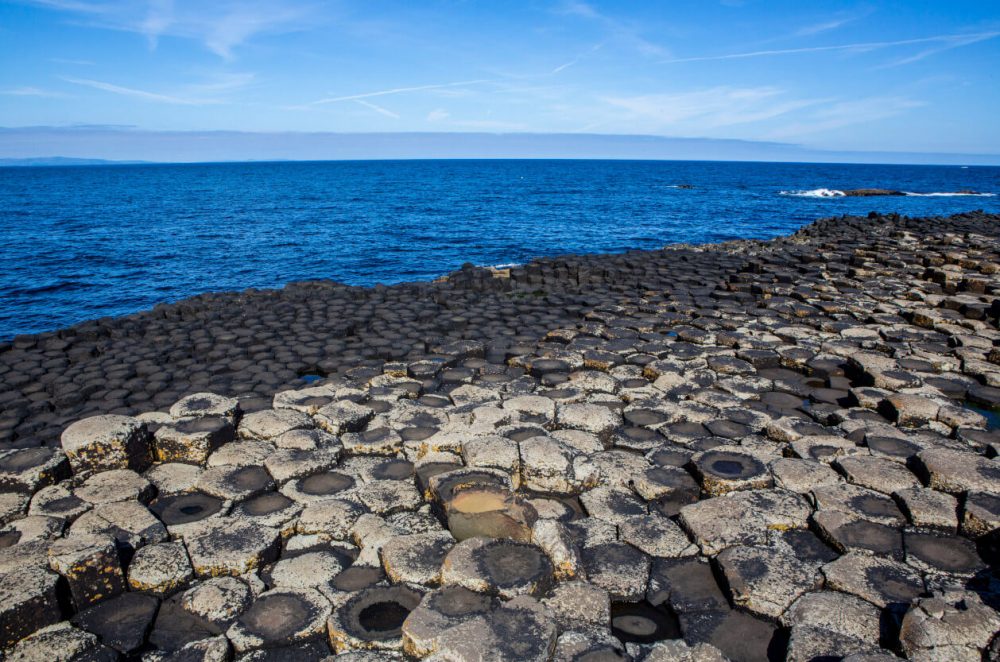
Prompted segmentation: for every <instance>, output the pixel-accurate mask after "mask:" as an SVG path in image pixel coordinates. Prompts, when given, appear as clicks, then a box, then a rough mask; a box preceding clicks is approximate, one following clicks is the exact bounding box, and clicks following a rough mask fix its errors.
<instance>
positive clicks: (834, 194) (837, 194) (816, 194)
mask: <svg viewBox="0 0 1000 662" xmlns="http://www.w3.org/2000/svg"><path fill="white" fill-rule="evenodd" d="M781 195H792V196H795V197H797V198H842V197H844V192H843V191H838V190H837V189H831V188H814V189H812V190H811V191H781Z"/></svg>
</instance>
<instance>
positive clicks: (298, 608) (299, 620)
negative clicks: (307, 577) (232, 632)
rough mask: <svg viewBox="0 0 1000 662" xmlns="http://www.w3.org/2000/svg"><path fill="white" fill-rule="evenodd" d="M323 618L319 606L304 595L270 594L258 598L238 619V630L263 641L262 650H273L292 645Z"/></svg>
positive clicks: (281, 592) (289, 593) (291, 593)
mask: <svg viewBox="0 0 1000 662" xmlns="http://www.w3.org/2000/svg"><path fill="white" fill-rule="evenodd" d="M317 597H319V596H317ZM320 615H321V612H320V611H319V609H318V608H317V605H316V604H314V603H313V602H312V601H310V600H307V599H305V598H304V597H303V596H302V595H299V594H296V593H294V592H287V591H284V592H283V591H277V592H275V591H270V592H268V593H265V594H264V595H262V596H260V597H259V598H257V600H255V601H254V603H253V604H252V605H250V608H249V609H247V610H246V611H245V612H243V613H242V614H241V615H240V617H239V618H238V619H236V625H235V626H234V629H236V630H238V631H239V632H240V633H241V634H244V633H245V634H246V635H249V637H252V638H254V639H259V640H260V641H261V644H262V645H261V646H259V647H261V648H272V647H278V646H283V645H287V644H291V643H293V642H295V641H296V640H298V639H300V638H302V632H303V631H304V630H307V629H308V628H309V627H310V625H311V622H312V621H315V620H316V618H317V617H319V616H320ZM255 647H257V646H255Z"/></svg>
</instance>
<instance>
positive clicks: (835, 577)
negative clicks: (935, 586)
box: [822, 552, 924, 607]
mask: <svg viewBox="0 0 1000 662" xmlns="http://www.w3.org/2000/svg"><path fill="white" fill-rule="evenodd" d="M822 570H823V575H824V576H825V577H826V584H827V587H829V588H832V589H836V590H838V591H844V592H845V593H851V594H853V595H856V596H858V597H859V598H864V599H865V600H867V601H868V602H871V603H873V604H875V605H878V606H879V607H887V606H890V605H900V604H907V603H909V601H910V600H912V599H913V598H916V597H917V596H919V595H920V594H921V593H922V592H923V590H924V583H923V580H922V579H921V577H920V574H919V573H918V572H917V571H915V570H913V569H912V568H910V567H909V566H907V565H903V564H902V563H899V562H897V561H892V560H889V559H881V558H878V557H875V556H870V555H868V554H861V553H857V552H850V553H848V554H845V555H843V556H841V557H840V558H839V559H837V560H836V561H833V562H832V563H828V564H826V565H825V566H823V568H822Z"/></svg>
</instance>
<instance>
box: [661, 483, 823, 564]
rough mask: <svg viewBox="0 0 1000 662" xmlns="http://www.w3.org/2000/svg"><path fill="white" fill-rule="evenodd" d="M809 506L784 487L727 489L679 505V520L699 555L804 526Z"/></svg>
mask: <svg viewBox="0 0 1000 662" xmlns="http://www.w3.org/2000/svg"><path fill="white" fill-rule="evenodd" d="M810 512H811V509H810V507H809V504H808V503H807V502H806V500H805V499H804V498H803V497H802V496H800V495H798V494H795V493H793V492H788V491H785V490H774V489H772V490H752V491H739V492H731V493H729V494H726V495H724V496H720V497H714V498H711V499H706V500H704V501H699V502H698V503H694V504H691V505H688V506H684V507H683V508H681V516H680V522H681V524H682V525H683V526H684V528H685V529H687V531H688V532H689V533H690V534H691V535H692V537H693V539H694V541H695V542H696V543H697V544H698V546H699V547H700V548H701V551H702V553H703V554H713V555H714V554H717V553H719V552H721V551H722V550H723V549H726V548H727V547H732V546H734V545H764V544H766V543H767V538H768V532H769V531H771V530H775V529H779V530H780V529H793V528H798V529H804V528H806V527H807V525H808V519H809V514H810Z"/></svg>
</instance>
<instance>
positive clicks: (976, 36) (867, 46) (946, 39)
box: [663, 32, 1000, 64]
mask: <svg viewBox="0 0 1000 662" xmlns="http://www.w3.org/2000/svg"><path fill="white" fill-rule="evenodd" d="M998 36H1000V32H978V33H972V34H946V35H935V36H933V37H920V38H918V39H899V40H897V41H870V42H861V43H855V44H838V45H835V46H807V47H804V48H780V49H773V50H764V51H750V52H747V53H729V54H725V55H700V56H697V57H682V58H673V59H670V60H664V61H663V64H679V63H683V62H711V61H717V60H743V59H748V58H755V57H769V56H774V55H798V54H802V53H822V52H825V51H845V52H855V53H866V52H870V51H875V50H879V49H883V48H895V47H899V46H913V45H916V44H932V43H940V44H944V46H943V47H941V48H938V49H934V50H932V51H931V52H932V53H936V52H939V51H942V50H947V49H949V48H957V47H959V46H967V45H969V44H974V43H977V42H980V41H985V40H987V39H993V38H995V37H998ZM930 54H931V53H927V55H930ZM922 57H926V55H924V56H922ZM917 59H920V58H917Z"/></svg>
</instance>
